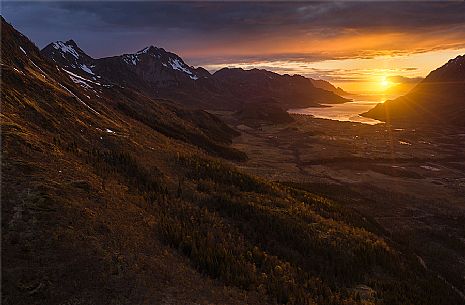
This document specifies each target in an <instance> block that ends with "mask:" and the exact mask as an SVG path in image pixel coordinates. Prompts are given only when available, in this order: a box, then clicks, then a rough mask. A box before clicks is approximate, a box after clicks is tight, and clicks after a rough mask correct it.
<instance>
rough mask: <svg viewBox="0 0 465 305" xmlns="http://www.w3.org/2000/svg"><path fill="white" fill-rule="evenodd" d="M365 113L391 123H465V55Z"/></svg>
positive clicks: (461, 124) (463, 124)
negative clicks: (410, 88) (405, 92)
mask: <svg viewBox="0 0 465 305" xmlns="http://www.w3.org/2000/svg"><path fill="white" fill-rule="evenodd" d="M362 115H364V116H367V117H371V118H374V119H378V120H382V121H390V122H420V123H428V124H446V125H448V124H454V125H459V126H465V119H464V117H465V55H459V56H457V57H456V58H454V59H451V60H449V61H448V62H447V63H446V64H444V65H443V66H441V67H439V68H438V69H436V70H434V71H432V72H430V73H429V74H428V76H427V77H426V78H425V79H424V80H423V81H421V82H420V83H419V84H417V85H416V86H415V87H414V88H413V89H412V90H411V91H410V92H409V93H407V94H406V95H404V96H402V97H399V98H397V99H394V100H389V101H386V102H384V103H382V104H378V105H376V106H375V107H374V108H373V109H371V110H369V111H368V112H366V113H363V114H362Z"/></svg>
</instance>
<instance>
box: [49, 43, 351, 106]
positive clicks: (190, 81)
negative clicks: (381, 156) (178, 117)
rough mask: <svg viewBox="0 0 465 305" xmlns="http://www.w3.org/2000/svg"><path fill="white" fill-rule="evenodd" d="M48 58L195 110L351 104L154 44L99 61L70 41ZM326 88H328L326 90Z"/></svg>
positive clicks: (304, 82) (288, 80)
mask: <svg viewBox="0 0 465 305" xmlns="http://www.w3.org/2000/svg"><path fill="white" fill-rule="evenodd" d="M42 54H43V55H44V56H46V57H48V58H50V59H51V60H52V61H54V62H55V63H57V64H58V65H60V66H61V67H63V68H64V69H66V70H67V71H69V72H71V73H74V74H77V75H79V76H83V77H87V78H91V79H93V80H94V81H95V80H97V79H98V80H100V81H103V82H108V83H114V84H118V85H121V86H129V87H131V88H134V89H135V90H139V91H143V92H145V93H146V94H148V95H150V96H153V97H158V98H166V99H172V100H175V101H177V102H180V103H182V104H184V105H190V106H192V107H199V108H210V109H233V110H237V109H240V108H242V105H244V104H247V103H254V102H257V101H259V100H262V99H263V98H268V99H270V98H271V99H275V100H278V101H279V102H280V103H281V106H282V107H283V108H292V107H294V108H297V107H311V106H318V105H319V103H343V102H347V101H348V100H346V99H344V98H341V97H340V96H338V95H337V94H336V93H337V92H338V89H337V88H335V87H334V86H332V85H331V84H329V83H327V82H324V81H316V80H310V79H307V78H305V77H302V76H297V75H296V76H289V75H279V74H276V73H273V72H270V71H266V70H257V69H254V70H249V71H246V70H242V69H222V70H220V71H217V72H216V73H214V74H213V75H211V74H210V73H209V72H208V71H207V70H205V69H203V68H194V67H191V66H189V65H187V64H186V63H185V62H184V61H183V60H182V58H180V57H179V56H177V55H176V54H174V53H170V52H167V51H165V50H164V49H162V48H157V47H154V46H150V47H146V48H144V49H143V50H140V51H139V52H136V53H134V54H124V55H121V56H114V57H106V58H100V59H93V58H91V57H90V56H88V55H87V54H85V53H84V52H83V51H82V50H81V49H80V48H79V47H78V46H77V45H76V44H75V43H74V41H72V40H70V41H67V42H60V41H59V42H54V43H51V44H49V45H48V46H47V47H45V48H44V49H43V50H42ZM74 77H76V76H74ZM314 83H316V84H317V86H314V85H313V84H314ZM322 86H323V87H325V88H324V89H321V87H322ZM326 89H328V90H326ZM335 92H336V93H335Z"/></svg>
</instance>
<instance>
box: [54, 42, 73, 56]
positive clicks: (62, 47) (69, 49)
mask: <svg viewBox="0 0 465 305" xmlns="http://www.w3.org/2000/svg"><path fill="white" fill-rule="evenodd" d="M53 47H54V48H55V49H56V50H60V51H61V52H62V53H67V54H70V55H71V56H73V57H74V58H76V59H79V54H78V52H76V50H75V49H74V48H73V47H72V46H69V45H67V44H65V43H64V42H63V41H57V42H54V43H53Z"/></svg>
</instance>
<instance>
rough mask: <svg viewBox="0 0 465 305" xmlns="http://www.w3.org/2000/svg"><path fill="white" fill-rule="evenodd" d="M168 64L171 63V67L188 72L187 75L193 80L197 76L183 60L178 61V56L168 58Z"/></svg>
mask: <svg viewBox="0 0 465 305" xmlns="http://www.w3.org/2000/svg"><path fill="white" fill-rule="evenodd" d="M169 64H170V65H171V68H173V69H175V70H178V71H181V72H184V73H186V74H188V75H189V77H190V78H191V79H193V80H196V79H198V78H199V77H198V76H197V75H195V74H194V73H192V71H191V70H190V68H189V67H188V66H187V65H186V64H185V63H184V62H182V61H180V60H179V59H178V58H175V59H173V58H170V59H169Z"/></svg>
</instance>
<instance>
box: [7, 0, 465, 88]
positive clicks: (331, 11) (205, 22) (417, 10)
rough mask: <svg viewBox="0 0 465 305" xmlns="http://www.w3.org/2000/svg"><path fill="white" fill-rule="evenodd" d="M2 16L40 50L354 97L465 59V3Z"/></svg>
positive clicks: (158, 5) (51, 10) (115, 5)
mask: <svg viewBox="0 0 465 305" xmlns="http://www.w3.org/2000/svg"><path fill="white" fill-rule="evenodd" d="M1 11H2V16H4V17H5V19H6V20H7V21H8V22H10V23H12V24H13V26H15V27H16V28H17V29H18V30H19V31H21V32H22V33H24V34H25V35H26V36H28V37H29V38H30V39H31V40H32V41H33V42H34V43H36V44H37V45H38V46H39V47H40V48H42V47H44V46H46V45H47V44H48V43H50V42H52V41H57V40H63V41H66V40H68V39H73V40H75V41H76V42H77V43H78V45H79V46H80V47H81V48H82V49H83V50H84V51H85V52H86V53H88V54H89V55H90V56H92V57H95V58H99V57H105V56H113V55H119V54H123V53H133V52H136V51H138V50H140V49H143V48H144V47H145V46H148V45H155V46H158V47H163V48H165V49H166V50H168V51H171V52H174V53H176V54H178V55H179V56H181V57H182V58H183V59H184V60H185V61H186V62H187V63H188V64H189V65H194V66H203V67H205V68H206V69H208V70H210V71H215V70H218V69H220V68H222V67H225V66H227V67H242V68H264V69H268V70H272V71H275V72H277V73H281V74H284V73H288V74H302V75H305V76H309V77H314V78H321V79H325V80H328V81H330V82H332V83H333V84H335V85H337V86H341V87H342V88H344V89H345V90H346V91H350V92H358V93H380V92H392V93H397V94H399V93H401V92H402V93H403V92H404V91H406V90H408V89H409V88H411V87H412V86H413V85H414V84H415V83H417V82H418V81H420V80H421V79H422V78H423V77H425V76H426V75H427V74H428V73H429V72H430V71H431V70H433V69H435V68H438V67H439V66H441V65H443V64H444V63H446V62H447V61H448V60H449V59H452V58H454V57H456V56H457V55H461V54H465V2H463V1H441V2H432V1H428V2H419V1H411V2H395V1H391V2H379V1H376V2H374V1H372V2H370V1H359V2H348V1H340V2H328V1H327V2H302V1H299V2H264V1H261V2H250V1H249V2H239V1H229V2H215V1H209V2H194V1H189V2H175V1H164V2H155V1H143V2H124V1H118V2H109V1H100V2H91V1H80V2H73V1H66V2H57V1H52V2H40V1H34V2H23V1H2V8H1Z"/></svg>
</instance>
